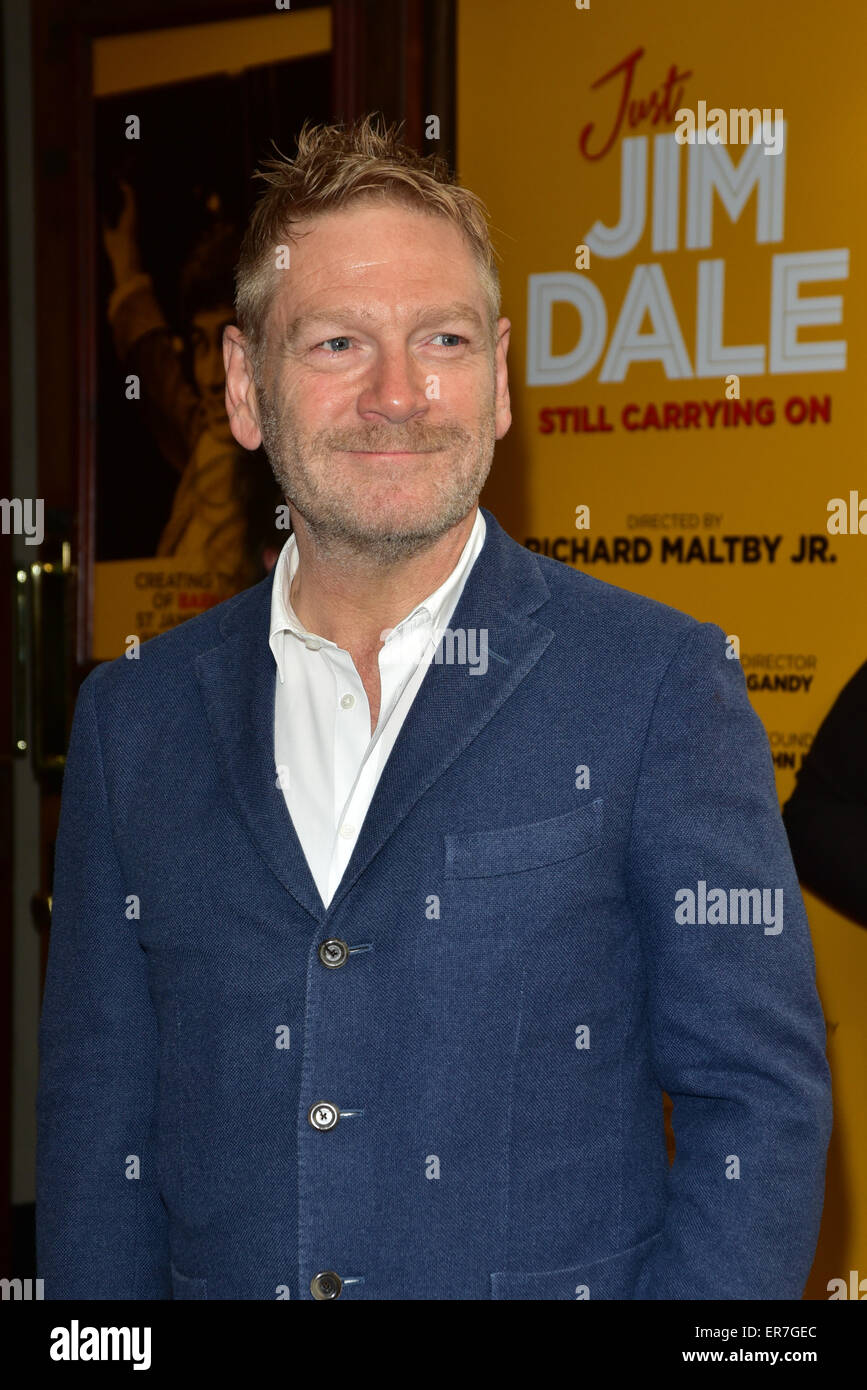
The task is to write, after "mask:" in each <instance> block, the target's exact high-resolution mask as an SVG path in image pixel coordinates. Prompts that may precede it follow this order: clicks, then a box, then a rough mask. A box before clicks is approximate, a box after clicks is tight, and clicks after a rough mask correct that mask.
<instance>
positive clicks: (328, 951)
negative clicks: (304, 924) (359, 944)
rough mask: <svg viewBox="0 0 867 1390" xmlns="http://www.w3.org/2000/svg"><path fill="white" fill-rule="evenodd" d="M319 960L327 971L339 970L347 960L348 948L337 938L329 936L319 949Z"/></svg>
mask: <svg viewBox="0 0 867 1390" xmlns="http://www.w3.org/2000/svg"><path fill="white" fill-rule="evenodd" d="M319 959H320V960H321V961H322V964H323V965H327V967H328V969H329V970H339V969H340V967H341V965H345V964H346V962H347V961H348V960H349V947H348V946H347V944H346V942H345V941H341V940H340V938H339V937H337V936H330V937H329V938H328V940H327V941H323V943H322V945H321V946H320V947H319Z"/></svg>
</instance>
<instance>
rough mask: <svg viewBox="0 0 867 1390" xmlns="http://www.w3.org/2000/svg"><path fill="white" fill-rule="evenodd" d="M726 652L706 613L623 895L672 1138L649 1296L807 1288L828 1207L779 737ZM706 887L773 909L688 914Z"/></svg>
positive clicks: (655, 745)
mask: <svg viewBox="0 0 867 1390" xmlns="http://www.w3.org/2000/svg"><path fill="white" fill-rule="evenodd" d="M725 652H726V638H725V635H724V633H723V632H722V630H721V629H720V628H718V627H716V626H715V625H713V624H710V623H704V624H701V625H700V626H697V627H696V628H695V629H694V630H693V632H692V633H691V634H690V635H689V636H688V637H687V639H686V640H685V641H684V643H683V644H682V646H681V648H680V650H679V651H678V652H677V653H676V654H675V656H674V658H673V659H672V661H671V663H670V665H669V667H668V670H667V672H666V674H665V677H664V679H663V680H662V682H661V685H660V687H659V690H658V692H657V698H656V704H655V707H654V711H653V715H652V718H651V721H650V726H649V729H648V732H647V738H646V742H645V747H644V752H643V757H642V764H641V772H640V776H639V783H638V788H637V791H636V796H635V803H634V809H633V825H632V837H631V843H630V859H629V877H628V891H629V897H630V901H631V902H632V904H633V908H634V911H635V913H636V915H637V917H638V921H639V924H640V934H641V938H640V939H641V947H642V954H643V956H644V960H645V969H646V974H647V980H648V986H647V1009H648V1018H649V1027H650V1032H651V1038H652V1047H653V1053H652V1057H653V1065H654V1070H655V1074H656V1078H657V1081H658V1083H659V1086H660V1088H661V1089H662V1090H664V1091H665V1092H667V1094H668V1095H669V1096H670V1097H671V1099H672V1101H673V1105H674V1109H673V1117H672V1122H673V1127H674V1134H675V1140H676V1146H677V1152H676V1156H675V1160H674V1163H673V1165H672V1166H671V1168H670V1169H669V1171H668V1175H667V1179H666V1181H667V1200H666V1210H665V1220H664V1224H663V1227H662V1235H661V1239H660V1240H659V1242H658V1243H657V1246H656V1248H655V1249H654V1251H653V1253H652V1255H651V1256H650V1257H649V1258H648V1260H647V1262H646V1264H645V1266H644V1267H643V1269H642V1271H641V1274H640V1277H639V1281H638V1284H637V1290H636V1294H635V1297H636V1298H639V1299H642V1298H644V1299H707V1298H724V1299H739V1298H746V1299H765V1298H772V1299H781V1298H782V1299H786V1298H800V1297H801V1296H802V1293H803V1289H804V1285H805V1283H806V1280H807V1277H808V1275H809V1272H810V1266H811V1264H812V1260H813V1256H814V1253H815V1248H816V1241H817V1238H818V1232H819V1224H820V1220H821V1214H822V1203H823V1197H824V1180H825V1160H826V1152H827V1147H828V1141H829V1137H830V1132H831V1087H830V1073H829V1068H828V1062H827V1058H826V1055H825V1023H824V1019H823V1016H822V1008H821V1004H820V1002H819V998H818V995H817V992H816V981H815V962H814V956H813V947H812V942H811V939H810V931H809V927H808V924H807V917H806V913H805V910H804V904H803V899H802V898H801V894H800V890H799V887H798V879H797V875H796V873H795V869H794V865H793V863H792V856H791V854H790V852H789V846H788V843H787V840H786V834H785V831H784V829H783V824H782V820H781V818H780V811H779V804H778V801H777V792H776V785H775V781H774V772H773V764H772V761H771V755H770V747H769V744H768V739H767V736H766V734H765V731H764V728H763V726H762V724H761V721H760V720H759V718H758V716H757V715H756V713H755V711H754V710H753V708H752V706H751V704H750V702H749V698H748V695H747V690H746V682H745V680H744V675H743V671H742V669H741V665H740V662H739V661H736V660H732V661H729V660H727V659H726V657H725ZM702 883H703V884H704V891H705V892H706V893H707V894H708V895H709V894H710V893H711V890H712V889H721V890H722V894H723V897H722V900H723V901H725V902H726V903H727V904H731V902H732V892H733V891H734V892H735V893H737V892H738V890H741V892H743V891H744V890H746V891H747V892H749V891H750V890H761V893H762V895H764V893H765V892H767V893H768V897H767V908H766V906H765V899H764V896H762V899H761V915H760V920H758V921H756V920H755V916H756V912H755V910H752V911H750V912H748V913H744V912H743V910H742V908H741V907H738V909H737V914H735V913H733V912H732V911H731V908H730V907H727V909H726V911H727V914H728V915H727V916H726V917H723V919H722V920H721V921H713V920H707V921H706V922H704V923H702V922H700V921H698V920H696V921H695V922H694V923H693V924H689V923H688V922H687V921H686V920H685V919H684V915H683V913H681V916H680V920H678V917H677V916H676V911H675V909H676V903H678V902H680V903H681V904H682V903H683V898H682V897H680V896H679V895H680V894H681V893H682V890H684V889H690V890H691V891H692V893H693V894H695V896H696V898H698V895H699V891H700V890H699V884H702ZM778 893H779V895H780V896H779V898H778V897H777V896H776V895H777V894H778ZM716 901H717V902H719V901H720V899H717V900H716ZM778 906H779V912H778V911H777V908H778ZM734 915H737V916H738V919H739V920H738V921H733V920H732V916H734ZM745 915H746V916H747V918H748V920H746V921H744V920H743V919H744V916H745ZM708 916H709V917H710V914H708ZM697 917H698V914H696V918H697Z"/></svg>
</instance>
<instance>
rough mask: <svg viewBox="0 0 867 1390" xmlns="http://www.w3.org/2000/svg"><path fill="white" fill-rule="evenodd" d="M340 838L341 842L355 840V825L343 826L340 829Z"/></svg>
mask: <svg viewBox="0 0 867 1390" xmlns="http://www.w3.org/2000/svg"><path fill="white" fill-rule="evenodd" d="M340 838H341V840H353V839H354V838H355V826H354V825H341V827H340Z"/></svg>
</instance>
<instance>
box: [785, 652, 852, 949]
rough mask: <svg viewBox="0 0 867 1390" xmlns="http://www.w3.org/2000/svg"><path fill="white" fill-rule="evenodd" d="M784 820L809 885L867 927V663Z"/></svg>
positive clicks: (835, 713) (806, 766) (804, 767)
mask: <svg viewBox="0 0 867 1390" xmlns="http://www.w3.org/2000/svg"><path fill="white" fill-rule="evenodd" d="M783 822H784V824H785V827H786V832H787V834H788V836H789V844H790V846H791V850H792V856H793V858H794V861H795V867H796V868H797V870H798V877H799V878H800V880H801V882H802V883H803V884H804V886H805V887H806V888H809V889H810V891H811V892H812V893H815V894H816V896H817V897H819V898H823V899H824V901H825V902H827V903H829V904H830V906H831V907H833V908H836V910H837V911H838V912H842V913H843V914H844V916H846V917H851V918H853V919H854V921H856V922H859V923H860V924H861V926H862V927H867V662H865V663H864V665H863V666H861V667H860V668H859V670H858V671H856V672H855V675H854V676H853V677H852V679H851V680H850V681H849V683H848V684H847V685H846V686H844V688H843V690H842V691H841V692H840V694H839V695H838V696H837V699H836V701H835V702H834V705H833V706H832V708H831V710H830V712H829V714H828V715H827V717H826V718H825V720H824V722H823V723H822V725H821V727H820V728H819V731H818V733H817V734H816V737H815V738H814V740H813V744H812V747H811V748H810V751H809V753H808V754H807V756H806V757H805V759H804V761H803V763H802V764H801V767H800V768H799V770H798V774H797V777H796V779H795V790H794V791H793V792H792V795H791V796H790V797H789V799H788V801H787V802H786V804H785V806H784V807H783Z"/></svg>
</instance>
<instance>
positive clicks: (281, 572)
mask: <svg viewBox="0 0 867 1390" xmlns="http://www.w3.org/2000/svg"><path fill="white" fill-rule="evenodd" d="M485 531H486V527H485V518H484V517H483V516H482V509H481V507H478V506H477V507H476V515H475V519H474V521H473V526H472V530H471V531H470V534H469V536H468V537H467V540H466V544H465V545H464V548H463V550H462V551H461V554H460V558H459V559H458V562H457V564H456V565H455V567H454V569H453V570H452V572H451V574H450V575H448V577H447V578H446V579H445V580H444V581H443V583H442V584H440V586H439V588H438V589H435V590H434V592H433V593H432V594H429V595H428V597H427V598H425V599H422V601H421V602H420V603H417V604H416V606H415V608H414V609H413V610H412V612H411V613H408V614H407V615H406V617H405V618H402V619H401V621H400V622H399V623H398V624H397V626H396V627H394V628H392V630H391V632H390V633H389V635H388V637H386V639H385V645H386V646H387V645H388V644H389V643H390V642H392V641H393V640H394V639H395V637H396V635H397V634H400V633H401V632H402V631H403V629H404V628H405V627H406V626H407V625H408V624H410V623H412V622H415V621H422V620H423V621H424V622H425V623H426V624H428V626H429V627H430V630H431V633H432V634H436V635H437V639H438V637H439V630H440V629H441V628H442V627H444V626H445V623H446V621H447V620H448V618H449V616H450V615H451V613H452V612H453V610H454V607H455V604H456V602H457V598H458V595H459V593H460V591H461V589H462V588H463V585H464V583H465V582H466V578H467V575H468V574H469V572H470V570H471V569H472V567H473V564H474V563H475V560H476V558H477V557H478V554H479V551H480V550H481V549H482V546H483V545H484V543H485ZM297 569H298V543H297V541H296V539H295V536H294V534H293V535H291V536H289V538H288V539H287V541H286V544H285V545H284V546H283V548H282V550H281V551H280V554H279V555H278V556H277V561H276V563H275V565H274V584H273V587H272V590H271V627H270V632H269V636H268V644H269V646H270V648H271V651H272V652H273V654H274V660H275V661H276V663H277V671H278V674H279V677H280V682H281V684H282V683H283V682H284V680H285V676H286V672H285V657H284V647H285V643H286V641H287V640H288V638H289V637H290V636H292V640H293V641H294V640H300V641H307V642H308V643H312V642H316V643H318V644H319V646H320V647H323V648H330V649H331V650H332V651H338V650H339V648H338V647H337V644H336V643H335V642H331V641H329V639H328V638H327V637H322V636H320V635H319V633H316V632H308V630H307V628H306V627H305V626H304V624H303V623H302V622H301V619H300V618H299V617H298V615H297V613H296V612H295V610H294V608H293V607H292V604H291V603H290V601H289V591H290V589H291V586H292V580H293V579H294V577H295V572H296V570H297Z"/></svg>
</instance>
